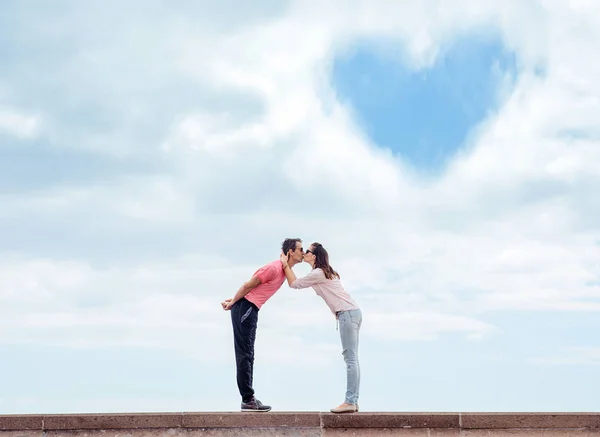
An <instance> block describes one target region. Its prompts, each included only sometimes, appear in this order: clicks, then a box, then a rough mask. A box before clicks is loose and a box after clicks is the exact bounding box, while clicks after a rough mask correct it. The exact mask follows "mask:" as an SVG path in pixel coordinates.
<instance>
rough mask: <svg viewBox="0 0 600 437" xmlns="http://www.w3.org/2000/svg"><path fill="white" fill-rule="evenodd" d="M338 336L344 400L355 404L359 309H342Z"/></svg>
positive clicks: (356, 396)
mask: <svg viewBox="0 0 600 437" xmlns="http://www.w3.org/2000/svg"><path fill="white" fill-rule="evenodd" d="M339 320H340V338H341V340H342V355H343V356H344V361H345V362H346V400H345V402H346V403H347V404H351V405H356V404H357V403H358V395H359V390H360V364H359V362H358V338H359V331H360V326H361V324H362V313H361V311H360V310H351V311H344V312H342V313H341V314H340V317H339Z"/></svg>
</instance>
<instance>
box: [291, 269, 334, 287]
mask: <svg viewBox="0 0 600 437" xmlns="http://www.w3.org/2000/svg"><path fill="white" fill-rule="evenodd" d="M326 280H327V278H325V274H324V273H323V270H321V269H314V270H312V271H311V272H310V273H309V274H308V275H306V276H304V277H302V278H297V279H296V280H295V281H294V282H292V283H291V284H290V287H291V288H308V287H310V286H312V285H315V284H318V283H319V282H323V281H326Z"/></svg>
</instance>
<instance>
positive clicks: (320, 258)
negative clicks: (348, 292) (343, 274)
mask: <svg viewBox="0 0 600 437" xmlns="http://www.w3.org/2000/svg"><path fill="white" fill-rule="evenodd" d="M310 246H311V247H312V250H311V252H312V253H313V255H314V256H315V258H316V259H315V266H314V268H315V269H316V268H319V269H321V270H323V273H325V277H326V278H327V279H333V277H334V276H337V277H338V279H339V277H340V275H339V273H338V272H336V271H335V270H333V267H331V266H330V265H329V254H328V253H327V251H326V250H325V248H324V247H323V245H322V244H321V243H313V244H311V245H310Z"/></svg>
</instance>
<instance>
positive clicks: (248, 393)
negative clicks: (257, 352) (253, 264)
mask: <svg viewBox="0 0 600 437" xmlns="http://www.w3.org/2000/svg"><path fill="white" fill-rule="evenodd" d="M257 321H258V314H257V310H256V308H254V306H253V305H252V304H251V303H250V302H248V301H247V300H246V299H240V300H239V301H238V302H236V304H235V305H234V306H233V307H232V308H231V323H232V324H233V340H234V347H235V361H236V366H237V384H238V389H239V391H240V395H241V396H242V402H244V403H245V402H249V401H250V400H251V399H252V397H253V396H254V389H253V388H252V379H253V378H252V376H253V367H254V341H255V338H256V326H257Z"/></svg>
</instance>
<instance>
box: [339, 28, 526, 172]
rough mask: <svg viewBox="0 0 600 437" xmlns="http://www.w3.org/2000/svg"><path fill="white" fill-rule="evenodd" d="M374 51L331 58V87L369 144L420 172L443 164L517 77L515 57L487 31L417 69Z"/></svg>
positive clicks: (364, 49)
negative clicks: (358, 125)
mask: <svg viewBox="0 0 600 437" xmlns="http://www.w3.org/2000/svg"><path fill="white" fill-rule="evenodd" d="M375 48H376V46H373V45H368V44H367V45H364V44H359V45H357V46H356V47H355V48H354V49H353V50H351V51H348V52H345V53H344V54H342V55H340V56H339V57H338V58H336V59H335V60H334V65H333V71H332V83H333V87H334V89H335V91H336V93H337V94H338V98H339V99H340V100H341V101H342V102H344V103H346V104H349V105H350V106H352V108H353V110H354V111H355V113H356V116H357V118H358V120H357V121H358V123H359V124H360V125H361V126H362V128H363V129H364V130H365V132H366V134H367V135H368V136H369V138H370V139H371V140H372V141H373V142H374V143H376V144H377V145H378V146H380V147H385V148H389V149H391V150H392V151H393V152H394V154H396V155H399V156H401V157H402V159H404V160H405V161H406V162H408V163H410V164H411V165H412V166H413V167H415V168H416V169H417V170H418V171H421V172H425V173H436V172H438V171H440V170H442V169H443V168H444V167H445V164H447V162H448V161H449V160H450V159H451V158H452V157H453V156H454V154H455V153H456V152H457V151H458V150H460V149H461V147H462V146H463V145H464V143H465V140H466V139H467V138H468V135H469V132H470V131H471V130H472V129H473V128H474V127H475V126H477V125H478V124H479V123H480V122H481V121H482V120H484V118H485V117H486V116H487V115H488V114H489V112H490V111H494V110H495V109H497V108H498V106H499V104H500V103H501V99H500V93H499V90H500V86H501V85H502V84H503V83H505V79H506V78H508V79H509V80H510V81H511V82H513V83H514V79H515V76H516V70H517V68H516V59H515V55H514V54H513V53H511V52H509V51H508V50H507V49H506V48H505V47H504V45H503V44H502V41H501V40H500V39H498V38H495V37H490V36H487V37H485V36H482V35H475V36H474V35H471V36H469V37H463V38H460V39H458V40H456V41H454V43H453V44H452V45H450V46H448V48H447V50H445V51H443V53H441V54H440V55H439V56H438V58H437V59H436V61H435V63H434V64H433V65H432V66H431V67H429V68H425V69H422V70H414V69H412V68H411V66H410V65H408V64H403V63H402V62H401V61H400V60H394V59H391V57H390V58H386V57H385V56H382V55H381V51H377V50H375ZM511 82H509V83H511Z"/></svg>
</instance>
